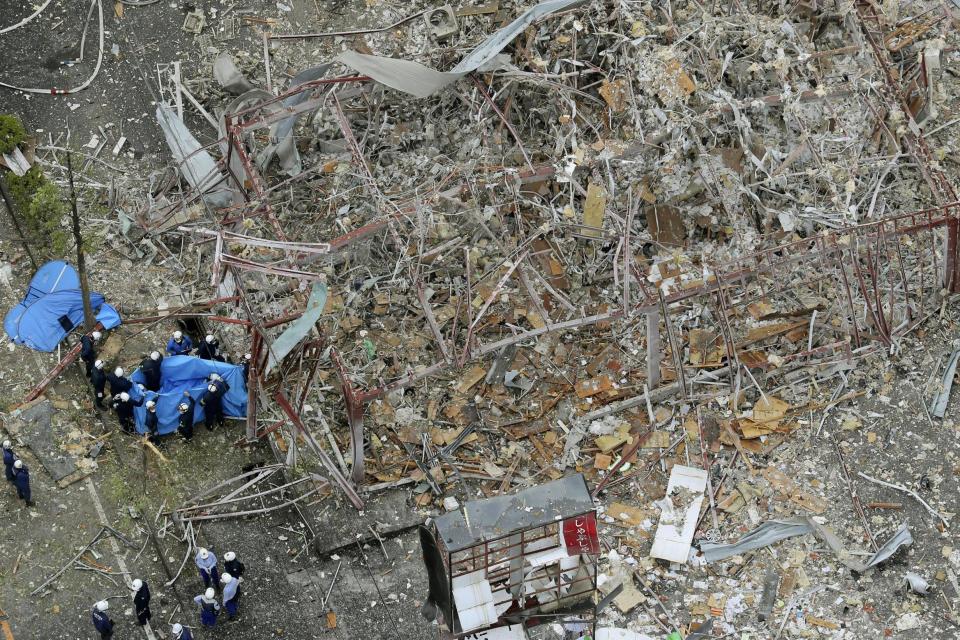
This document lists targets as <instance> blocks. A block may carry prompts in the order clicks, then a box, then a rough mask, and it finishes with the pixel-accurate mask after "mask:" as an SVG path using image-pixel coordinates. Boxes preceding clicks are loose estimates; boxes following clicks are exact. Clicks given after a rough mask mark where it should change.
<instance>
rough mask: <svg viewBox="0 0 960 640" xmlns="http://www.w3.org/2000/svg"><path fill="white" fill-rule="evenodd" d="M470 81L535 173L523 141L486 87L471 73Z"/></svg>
mask: <svg viewBox="0 0 960 640" xmlns="http://www.w3.org/2000/svg"><path fill="white" fill-rule="evenodd" d="M470 79H471V80H473V84H475V85H476V87H477V90H478V91H480V95H482V96H483V98H484V100H486V101H487V104H489V105H490V108H491V109H493V110H494V112H496V114H497V115H498V116H500V120H501V121H502V122H503V124H504V125H505V126H506V127H507V131H509V132H510V135H511V136H513V139H514V140H515V141H516V143H517V147H518V148H519V149H520V153H521V154H523V159H524V161H525V162H526V163H527V167H529V168H530V171H536V169H535V168H534V167H533V163H532V162H531V161H530V156H529V155H528V154H527V150H526V149H525V148H524V146H523V141H522V140H521V139H520V136H519V135H518V134H517V130H516V129H514V128H513V125H512V124H510V120H508V119H507V116H506V115H504V113H503V111H501V110H500V107H499V106H497V103H496V102H494V101H493V98H491V97H490V94H489V93H487V89H486V87H484V86H483V83H482V82H480V79H479V78H477V76H476V74H473V73H471V74H470Z"/></svg>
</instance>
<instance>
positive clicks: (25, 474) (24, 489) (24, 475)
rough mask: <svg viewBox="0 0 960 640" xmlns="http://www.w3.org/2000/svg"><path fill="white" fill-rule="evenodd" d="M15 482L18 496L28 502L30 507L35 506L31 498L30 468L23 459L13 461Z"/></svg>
mask: <svg viewBox="0 0 960 640" xmlns="http://www.w3.org/2000/svg"><path fill="white" fill-rule="evenodd" d="M13 484H15V485H16V486H17V497H18V498H20V499H21V500H23V501H24V502H26V503H27V506H28V507H32V506H33V500H31V499H30V470H29V469H28V468H27V465H25V464H23V460H17V461H16V462H14V463H13Z"/></svg>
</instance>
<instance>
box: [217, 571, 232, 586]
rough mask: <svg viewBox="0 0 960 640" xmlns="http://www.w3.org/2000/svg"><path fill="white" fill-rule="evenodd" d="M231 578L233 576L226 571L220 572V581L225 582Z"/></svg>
mask: <svg viewBox="0 0 960 640" xmlns="http://www.w3.org/2000/svg"><path fill="white" fill-rule="evenodd" d="M231 580H233V576H232V575H230V574H229V573H227V572H226V571H224V572H223V573H221V574H220V582H222V583H223V584H227V583H228V582H230V581H231Z"/></svg>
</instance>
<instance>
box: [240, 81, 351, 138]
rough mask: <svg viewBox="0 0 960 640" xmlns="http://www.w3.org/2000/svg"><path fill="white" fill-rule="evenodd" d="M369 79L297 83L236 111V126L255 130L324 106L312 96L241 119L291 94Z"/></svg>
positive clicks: (246, 129)
mask: <svg viewBox="0 0 960 640" xmlns="http://www.w3.org/2000/svg"><path fill="white" fill-rule="evenodd" d="M369 81H370V77H369V76H341V77H338V78H321V79H320V80H311V81H310V82H304V83H303V84H300V85H297V86H296V87H293V88H292V89H288V90H287V91H285V92H284V93H281V94H280V95H278V96H277V97H275V98H273V99H270V100H264V101H263V102H260V103H258V104H255V105H253V106H251V107H247V108H246V109H242V110H240V111H237V112H236V113H234V114H233V118H234V119H236V120H237V124H236V127H237V129H238V130H241V131H255V130H257V129H262V128H264V127H269V126H270V125H272V124H274V123H276V122H279V121H280V120H286V119H287V118H289V117H290V116H295V115H299V114H301V113H306V112H308V111H312V110H314V109H316V108H317V107H320V106H322V105H323V102H324V101H323V100H322V99H320V98H311V99H309V100H304V101H303V102H301V103H300V104H298V105H296V106H293V107H282V108H280V109H277V110H276V111H271V112H269V113H267V114H265V115H261V116H259V117H253V118H251V119H249V120H244V121H243V122H240V121H239V118H240V116H248V115H252V114H254V113H256V112H260V111H262V110H263V109H264V107H269V106H270V105H273V104H276V103H278V102H281V101H283V100H285V99H286V98H289V97H290V96H294V95H297V94H300V93H303V92H304V91H310V90H311V89H316V88H317V87H320V86H325V85H335V84H346V83H349V82H369Z"/></svg>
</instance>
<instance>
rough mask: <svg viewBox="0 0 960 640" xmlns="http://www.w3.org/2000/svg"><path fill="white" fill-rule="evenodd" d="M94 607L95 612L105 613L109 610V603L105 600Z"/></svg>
mask: <svg viewBox="0 0 960 640" xmlns="http://www.w3.org/2000/svg"><path fill="white" fill-rule="evenodd" d="M94 606H95V607H96V608H97V611H106V610H107V609H109V608H110V603H109V602H107V601H106V600H101V601H100V602H98V603H97V604H96V605H94Z"/></svg>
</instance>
